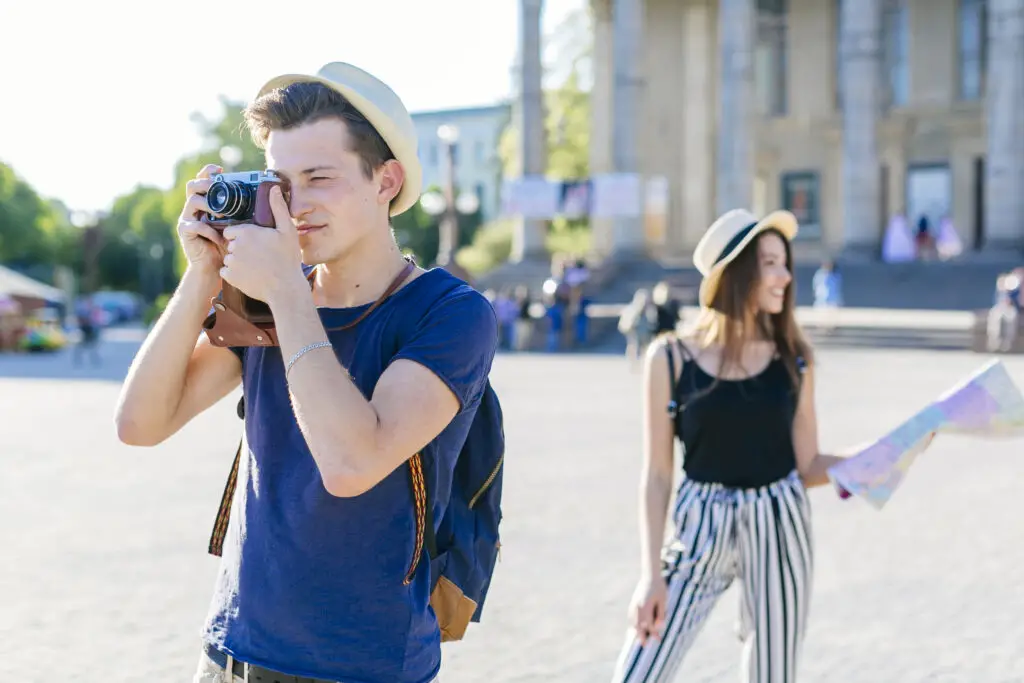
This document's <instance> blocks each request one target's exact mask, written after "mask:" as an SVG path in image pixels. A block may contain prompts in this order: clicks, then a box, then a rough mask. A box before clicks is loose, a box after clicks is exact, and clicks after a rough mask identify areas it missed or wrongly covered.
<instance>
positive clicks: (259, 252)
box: [220, 187, 305, 306]
mask: <svg viewBox="0 0 1024 683" xmlns="http://www.w3.org/2000/svg"><path fill="white" fill-rule="evenodd" d="M270 207H271V209H272V210H273V212H274V224H275V226H276V229H272V228H264V227H261V226H259V225H251V224H244V225H233V226H230V227H228V228H225V229H224V239H225V240H227V252H226V253H225V255H224V267H223V268H221V270H220V276H221V278H223V279H224V281H225V282H228V283H230V284H231V285H233V286H234V287H236V288H237V289H239V290H241V291H242V292H244V293H245V294H246V295H248V296H250V297H252V298H254V299H259V300H260V301H264V302H266V303H268V304H270V305H271V306H273V301H274V300H275V299H277V298H280V297H281V296H282V295H284V296H287V295H289V293H290V292H291V291H294V290H297V289H299V288H302V287H305V279H304V278H303V276H302V252H301V251H300V249H299V234H298V232H297V231H296V229H295V223H293V222H292V217H291V214H290V213H289V211H288V204H287V203H286V202H285V200H284V197H283V196H282V194H281V188H280V187H274V188H272V189H271V190H270Z"/></svg>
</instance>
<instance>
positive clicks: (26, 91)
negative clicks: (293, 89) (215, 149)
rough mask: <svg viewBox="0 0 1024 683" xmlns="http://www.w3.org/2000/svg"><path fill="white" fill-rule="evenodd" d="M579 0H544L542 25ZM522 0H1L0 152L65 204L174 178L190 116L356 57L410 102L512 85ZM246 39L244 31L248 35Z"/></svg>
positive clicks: (187, 145) (425, 103) (471, 99)
mask: <svg viewBox="0 0 1024 683" xmlns="http://www.w3.org/2000/svg"><path fill="white" fill-rule="evenodd" d="M584 2H586V0H547V1H546V2H545V16H544V30H545V33H548V32H549V31H550V30H551V29H553V28H554V27H555V26H557V25H558V23H559V22H560V21H561V20H562V19H563V18H564V17H565V16H566V14H568V13H569V12H570V11H571V10H572V9H574V8H576V7H579V6H581V5H582V4H583V3H584ZM518 21H519V11H518V0H362V1H360V0H333V1H328V2H322V1H320V2H318V1H316V0H286V1H282V0H272V1H268V0H241V1H235V2H224V1H220V0H204V1H203V2H195V1H194V0H178V1H176V2H175V1H172V2H162V3H155V2H152V0H144V1H143V2H138V1H137V0H136V1H134V2H128V1H122V2H118V1H117V0H91V1H85V2H73V1H71V0H68V1H66V2H60V3H54V2H44V1H43V0H37V1H36V2H27V1H22V2H0V65H2V66H0V74H2V80H0V86H2V88H3V91H4V93H3V97H2V98H0V161H2V162H4V163H7V164H10V165H11V166H13V167H14V170H15V172H17V173H18V174H19V175H20V176H21V177H22V178H24V179H25V180H27V181H28V182H29V183H30V184H31V185H32V186H33V187H34V188H35V189H36V191H37V192H39V193H40V194H42V195H43V196H46V197H54V198H58V199H61V200H63V201H64V202H65V203H66V204H67V205H68V207H69V208H70V209H72V210H96V209H103V208H107V207H108V206H109V205H110V203H111V202H112V201H113V199H114V198H115V197H116V196H117V195H119V194H123V193H126V192H130V191H131V190H132V188H133V187H135V185H137V184H139V183H144V184H152V185H157V186H159V187H169V186H170V184H171V182H172V173H173V167H174V163H175V161H177V159H178V158H179V157H181V156H183V155H184V154H186V153H189V152H191V151H193V150H195V149H197V148H198V147H199V144H200V140H199V136H198V134H197V132H196V126H195V125H194V124H193V123H192V122H191V121H190V119H189V116H190V114H191V113H192V112H195V111H200V112H203V113H206V114H207V115H212V114H214V113H216V112H217V111H218V110H219V99H218V97H219V95H221V94H223V95H226V96H228V97H231V98H234V99H238V100H245V101H247V100H248V99H249V98H251V97H252V95H253V94H255V92H256V91H257V90H258V89H259V87H260V86H261V85H262V84H263V83H264V82H265V81H266V80H267V79H268V78H270V77H272V76H276V75H278V74H283V73H293V72H298V73H312V72H315V71H316V70H317V69H318V68H319V67H320V66H321V65H323V64H324V63H326V62H331V61H347V62H351V63H353V64H356V65H358V66H360V67H362V68H364V69H366V70H367V71H369V72H371V73H373V74H374V75H376V76H377V77H379V78H381V79H382V80H383V81H385V82H386V83H388V84H389V85H390V86H391V87H392V88H393V89H394V90H395V92H397V93H398V95H399V96H400V97H401V98H402V99H403V101H404V102H405V104H406V106H407V107H408V108H409V109H410V110H412V111H417V110H423V109H442V108H449V107H461V106H472V105H482V104H491V103H493V102H495V101H496V100H499V99H501V98H504V97H508V96H509V95H510V93H511V92H512V90H511V88H512V71H511V70H512V67H513V65H514V62H515V59H516V51H517V45H516V42H517V33H518ZM242 37H247V38H248V39H247V40H243V39H242Z"/></svg>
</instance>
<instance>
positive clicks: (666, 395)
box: [613, 210, 838, 683]
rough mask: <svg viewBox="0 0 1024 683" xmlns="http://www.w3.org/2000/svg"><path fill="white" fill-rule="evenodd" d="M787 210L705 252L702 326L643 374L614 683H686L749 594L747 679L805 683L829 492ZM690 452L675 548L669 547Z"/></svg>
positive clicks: (661, 349)
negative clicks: (625, 619)
mask: <svg viewBox="0 0 1024 683" xmlns="http://www.w3.org/2000/svg"><path fill="white" fill-rule="evenodd" d="M797 229H798V226H797V220H796V218H795V217H794V216H793V214H791V213H789V212H788V211H777V212H774V213H772V214H770V215H768V216H767V217H765V218H763V219H758V218H756V217H755V216H753V215H752V214H750V213H749V212H747V211H743V210H734V211H730V212H727V213H726V214H724V215H722V216H721V217H719V218H718V219H717V220H716V221H715V222H714V224H712V225H711V227H710V228H708V230H707V232H706V233H705V234H704V236H703V237H702V239H701V240H700V242H699V243H698V245H697V247H696V250H695V252H694V263H695V265H696V266H697V268H698V270H700V272H701V273H702V275H703V280H702V282H701V286H700V296H699V299H700V306H701V312H700V316H699V318H698V319H697V321H696V322H695V324H694V326H693V327H692V328H690V329H687V330H685V331H684V332H682V333H680V334H678V335H664V336H663V337H661V338H660V339H659V340H658V341H657V342H656V343H654V344H652V345H651V348H650V350H649V352H648V353H647V355H646V364H645V370H644V396H643V405H644V416H645V418H644V421H645V433H644V466H643V474H642V479H641V484H642V488H641V502H640V510H639V512H640V546H641V557H640V560H641V577H640V581H639V582H638V585H637V588H636V591H635V593H634V596H633V598H632V601H631V605H630V621H631V624H630V627H629V630H628V633H627V636H626V642H625V645H624V647H623V649H622V651H621V653H620V655H619V657H618V660H617V663H616V666H615V672H614V676H613V681H616V682H617V683H623V682H628V683H639V682H641V681H643V682H645V683H652V682H654V681H657V682H667V681H671V680H673V677H674V676H675V673H676V671H677V670H678V669H679V667H680V665H681V663H682V661H683V659H684V658H685V656H686V654H687V652H688V651H689V649H690V647H691V646H692V645H693V642H694V640H695V639H696V637H697V634H698V633H699V632H700V630H701V628H702V626H703V625H704V622H705V620H706V619H707V617H708V615H709V614H710V612H711V610H712V608H713V607H714V605H715V603H716V602H717V601H718V598H719V597H720V596H721V595H722V594H723V593H724V592H725V590H726V589H727V588H728V587H729V586H730V585H731V584H732V583H733V582H734V581H737V580H738V581H739V582H740V590H741V601H740V610H741V613H740V622H741V628H740V636H741V639H742V642H743V648H742V653H743V654H742V660H741V671H742V674H741V679H742V680H743V681H748V682H749V683H769V682H770V683H792V682H793V681H795V680H796V672H797V661H798V657H799V655H800V648H801V643H802V640H803V636H804V630H805V627H806V623H807V614H808V606H809V602H810V597H811V580H812V569H813V539H812V533H811V510H810V504H809V501H808V498H807V493H806V491H805V489H806V488H808V487H812V486H821V485H824V484H826V483H828V476H827V473H826V472H827V470H828V468H829V467H831V466H832V465H834V464H835V463H836V462H837V461H838V458H836V457H835V456H828V455H821V454H820V452H819V448H818V428H817V418H816V415H815V407H814V362H813V358H812V356H811V349H810V347H809V345H808V344H807V342H806V341H805V340H804V336H803V333H802V332H801V330H800V327H799V325H798V324H797V322H796V319H795V317H794V315H793V309H794V293H793V289H794V288H793V275H792V255H791V251H790V241H791V240H792V239H793V238H794V237H795V236H796V233H797ZM676 439H678V440H679V441H680V443H681V444H682V446H683V460H682V469H683V477H682V478H681V481H680V483H679V486H678V489H677V492H676V497H675V500H676V504H675V509H674V511H673V514H672V516H671V521H672V525H673V527H672V528H673V533H672V535H671V540H670V541H668V543H667V544H665V545H664V546H663V543H664V539H665V534H664V532H665V524H666V522H667V521H668V520H667V519H666V517H667V512H668V511H667V508H668V503H669V500H670V495H671V487H672V482H673V480H674V471H673V470H674V465H673V450H674V442H675V440H676Z"/></svg>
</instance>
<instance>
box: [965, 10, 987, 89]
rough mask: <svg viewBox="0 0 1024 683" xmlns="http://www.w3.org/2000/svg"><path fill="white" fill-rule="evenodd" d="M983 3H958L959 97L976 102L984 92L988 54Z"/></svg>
mask: <svg viewBox="0 0 1024 683" xmlns="http://www.w3.org/2000/svg"><path fill="white" fill-rule="evenodd" d="M987 4H988V3H987V2H986V0H960V22H959V33H960V41H959V42H960V98H961V99H964V100H979V99H981V96H982V94H983V93H984V92H985V68H986V62H987V57H988V55H987V54H986V53H987V50H986V49H985V48H986V44H987V43H988V26H987V23H988V12H987V11H986V9H987V8H986V5H987Z"/></svg>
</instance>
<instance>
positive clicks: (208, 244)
mask: <svg viewBox="0 0 1024 683" xmlns="http://www.w3.org/2000/svg"><path fill="white" fill-rule="evenodd" d="M221 170H222V169H221V168H220V166H215V165H213V164H209V165H207V166H205V167H203V170H201V171H199V173H198V174H197V175H196V177H195V178H194V179H192V180H190V181H188V185H186V186H185V207H184V208H183V209H182V210H181V215H180V216H179V217H178V239H179V240H181V246H182V248H183V249H184V250H185V257H186V258H187V259H188V264H189V267H190V268H195V269H197V270H200V271H202V272H203V273H204V274H209V275H214V276H217V275H218V273H219V272H220V269H221V267H222V266H223V265H224V254H225V253H226V250H227V242H226V241H225V239H224V238H223V237H222V236H221V234H220V232H218V231H217V230H215V229H214V228H213V226H211V225H209V224H208V223H204V222H203V221H202V220H201V217H202V215H203V214H204V213H209V211H210V207H209V205H207V203H206V192H207V190H209V189H210V185H211V184H212V181H211V180H210V176H212V175H214V174H217V173H220V172H221Z"/></svg>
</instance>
